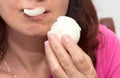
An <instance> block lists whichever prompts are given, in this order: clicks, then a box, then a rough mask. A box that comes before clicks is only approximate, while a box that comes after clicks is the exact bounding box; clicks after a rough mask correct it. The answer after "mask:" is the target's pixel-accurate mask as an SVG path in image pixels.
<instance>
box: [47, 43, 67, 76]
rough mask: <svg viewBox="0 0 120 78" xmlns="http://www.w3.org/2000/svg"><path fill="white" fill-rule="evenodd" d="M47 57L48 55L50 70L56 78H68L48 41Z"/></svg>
mask: <svg viewBox="0 0 120 78" xmlns="http://www.w3.org/2000/svg"><path fill="white" fill-rule="evenodd" d="M45 55H46V59H47V62H48V65H49V68H50V70H51V72H52V75H53V76H54V78H67V75H66V73H65V72H64V70H63V69H62V68H61V66H60V65H59V63H58V61H57V58H56V56H55V55H54V53H53V52H52V50H51V48H50V45H49V42H48V41H46V42H45ZM54 73H55V74H54Z"/></svg>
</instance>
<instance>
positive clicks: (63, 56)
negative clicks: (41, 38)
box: [48, 34, 79, 76]
mask: <svg viewBox="0 0 120 78" xmlns="http://www.w3.org/2000/svg"><path fill="white" fill-rule="evenodd" d="M48 40H49V43H50V46H51V48H52V50H53V52H54V53H55V55H56V57H57V59H58V61H59V63H60V65H61V66H62V68H63V69H64V71H65V72H66V73H67V74H68V75H69V76H73V74H76V73H77V72H79V71H78V70H77V69H76V67H75V65H74V64H73V62H72V60H71V57H70V56H69V54H68V53H67V51H66V50H65V49H64V47H63V46H62V44H61V42H60V40H59V39H58V38H57V37H56V36H55V35H54V34H50V35H49V36H48Z"/></svg>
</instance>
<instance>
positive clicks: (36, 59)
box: [6, 36, 46, 71]
mask: <svg viewBox="0 0 120 78" xmlns="http://www.w3.org/2000/svg"><path fill="white" fill-rule="evenodd" d="M45 40H46V37H39V38H38V37H31V38H29V37H23V36H21V37H16V36H10V37H8V52H7V55H6V59H7V60H8V61H9V62H14V63H15V64H16V66H19V68H23V67H24V69H26V70H31V71H32V70H33V69H34V68H35V67H38V66H40V65H41V64H43V63H44V64H46V61H45V54H44V41H45ZM9 58H10V59H9Z"/></svg>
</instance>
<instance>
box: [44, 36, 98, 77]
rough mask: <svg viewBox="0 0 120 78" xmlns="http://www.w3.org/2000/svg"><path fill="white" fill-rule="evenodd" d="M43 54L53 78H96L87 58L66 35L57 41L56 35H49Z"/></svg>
mask: <svg viewBox="0 0 120 78" xmlns="http://www.w3.org/2000/svg"><path fill="white" fill-rule="evenodd" d="M45 53H46V58H47V60H48V63H49V66H50V70H51V71H54V72H53V74H55V78H67V77H68V78H69V77H70V78H96V77H97V76H96V72H95V70H94V67H93V65H92V62H91V59H90V58H89V56H88V55H86V54H85V52H84V51H83V50H82V49H81V48H80V47H78V45H77V44H76V43H75V42H74V41H73V40H72V39H71V37H69V36H67V35H64V36H63V37H62V40H59V38H58V37H57V36H56V35H54V34H49V35H48V41H47V42H45ZM56 72H57V73H56ZM58 72H59V73H58Z"/></svg>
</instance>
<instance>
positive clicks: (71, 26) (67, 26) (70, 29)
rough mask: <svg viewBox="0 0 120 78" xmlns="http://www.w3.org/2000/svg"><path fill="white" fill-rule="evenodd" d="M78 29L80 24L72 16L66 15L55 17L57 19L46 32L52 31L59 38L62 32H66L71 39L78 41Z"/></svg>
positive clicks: (79, 29)
mask: <svg viewBox="0 0 120 78" xmlns="http://www.w3.org/2000/svg"><path fill="white" fill-rule="evenodd" d="M80 31H81V28H80V26H79V25H78V24H77V22H76V21H75V20H74V19H73V18H70V17H67V16H59V17H58V18H57V21H56V22H55V23H54V24H53V25H52V27H51V30H50V31H49V32H48V34H49V33H54V34H56V35H57V36H58V37H59V38H61V36H62V35H63V34H66V35H69V36H71V37H72V38H73V40H74V41H75V42H76V43H78V41H79V39H80Z"/></svg>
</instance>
